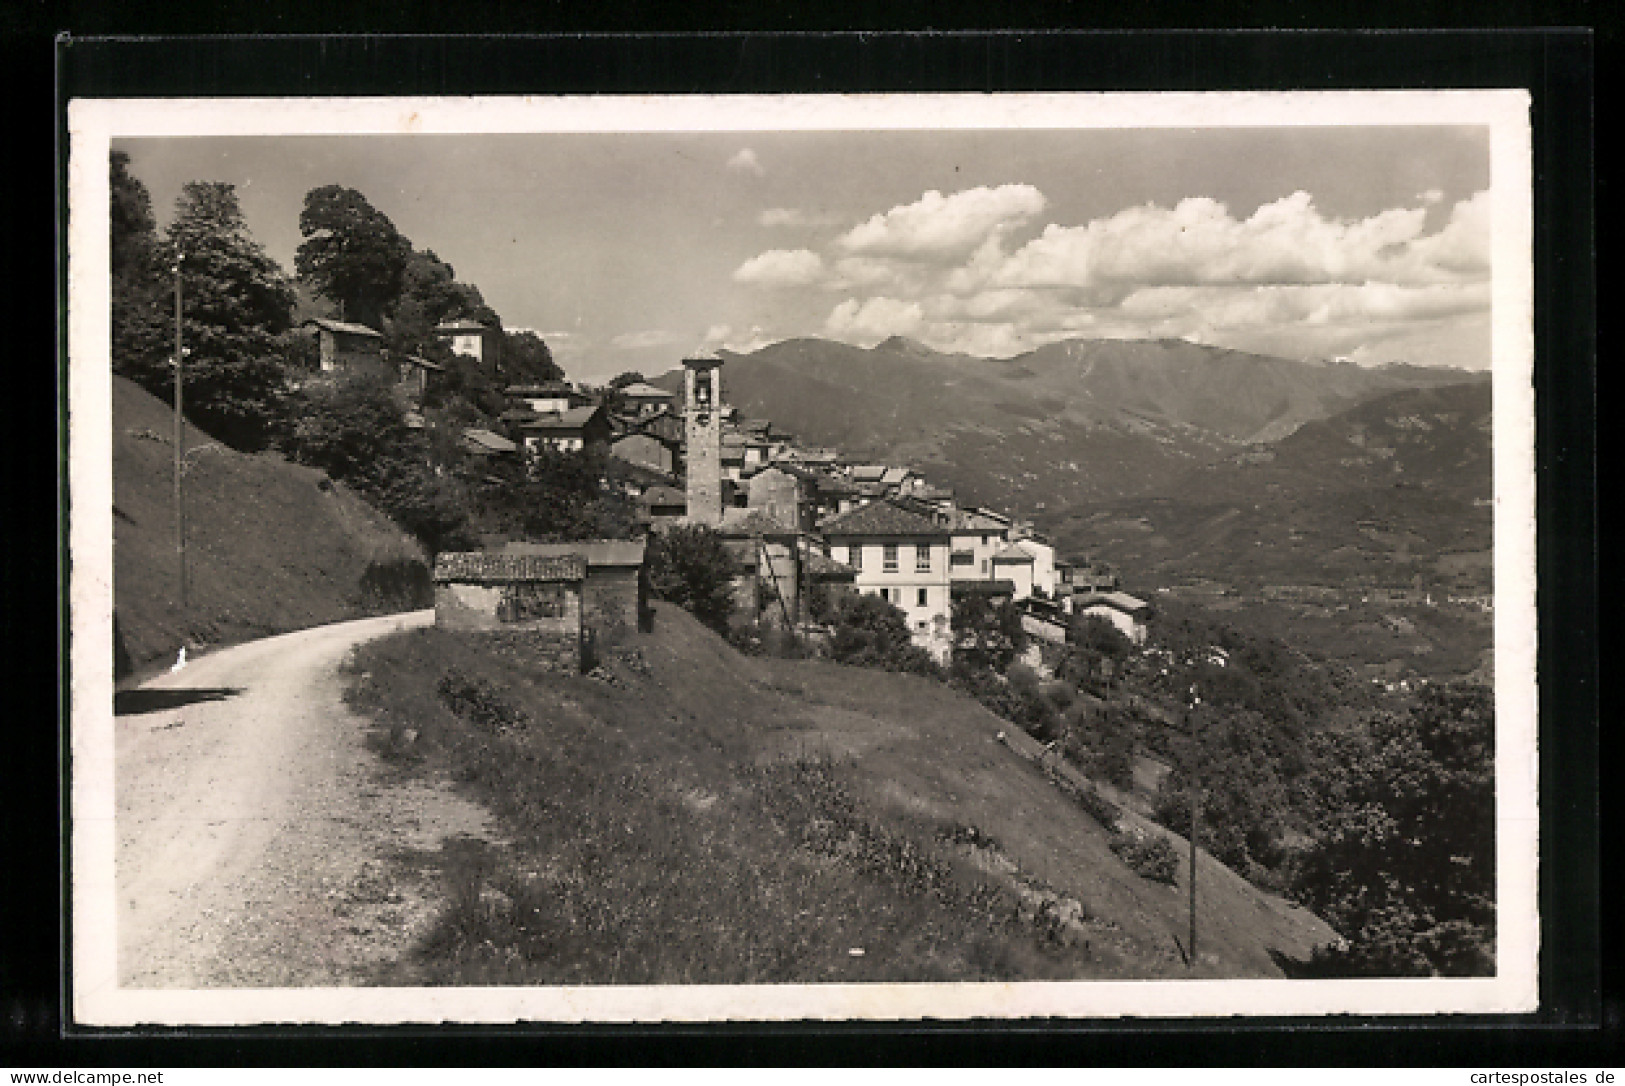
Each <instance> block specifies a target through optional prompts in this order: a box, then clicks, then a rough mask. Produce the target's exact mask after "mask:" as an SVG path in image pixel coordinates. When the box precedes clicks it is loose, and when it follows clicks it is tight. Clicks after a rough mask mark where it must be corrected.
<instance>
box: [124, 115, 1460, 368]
mask: <svg viewBox="0 0 1625 1086" xmlns="http://www.w3.org/2000/svg"><path fill="white" fill-rule="evenodd" d="M113 146H114V147H115V148H116V149H121V150H124V151H127V152H128V153H129V155H130V159H131V171H132V172H133V173H134V174H135V176H136V177H138V178H140V179H141V180H142V181H143V182H144V183H145V184H146V186H147V188H148V190H149V191H150V193H151V195H152V198H153V207H154V212H155V214H156V215H157V217H158V220H159V225H160V227H162V226H164V225H166V224H167V222H168V220H169V219H170V217H171V216H172V214H173V207H174V203H175V198H176V197H177V196H178V195H179V193H180V190H181V186H182V185H183V184H185V183H186V182H187V181H194V180H196V181H225V182H229V183H231V184H233V185H235V186H236V189H237V194H238V197H239V200H240V202H241V205H242V208H243V212H244V215H245V217H246V218H247V220H248V225H249V228H250V229H251V230H252V232H253V234H254V236H255V237H256V239H257V240H258V241H259V242H260V243H261V244H263V245H264V246H265V248H266V249H267V251H268V252H269V253H270V254H271V256H272V257H274V258H275V259H276V260H277V261H278V262H279V263H281V265H282V266H283V268H284V269H285V270H287V271H288V272H289V273H290V274H291V273H292V271H293V260H294V252H295V250H296V249H297V247H298V245H299V242H300V240H301V238H300V235H299V228H298V222H299V211H300V208H301V206H302V204H303V201H304V196H305V193H306V192H308V191H310V190H311V189H313V188H317V187H320V186H322V185H327V184H337V185H343V186H346V187H349V188H354V189H356V190H357V191H359V192H361V193H362V194H363V195H365V196H366V197H367V199H368V200H369V201H371V203H372V204H373V205H374V206H375V207H377V208H378V209H379V210H380V211H382V212H383V213H384V214H386V215H388V216H389V217H390V219H391V220H392V221H393V222H394V223H395V225H396V226H397V228H399V229H400V231H401V232H402V233H403V234H404V235H406V236H407V237H408V238H410V239H411V241H412V243H413V244H414V245H415V246H416V247H418V248H420V249H429V250H433V251H434V252H435V253H436V254H437V255H438V256H439V257H440V258H441V259H443V260H445V261H447V262H448V263H450V264H451V265H452V266H453V268H455V269H456V272H457V276H458V278H459V279H461V280H462V281H464V282H470V283H473V284H475V285H477V286H478V287H479V288H480V291H481V292H482V294H483V295H484V296H485V299H486V301H487V302H488V303H489V304H490V305H491V306H492V307H493V308H494V309H495V310H496V311H497V312H498V313H499V314H501V316H502V320H503V324H504V325H505V326H506V327H507V328H509V329H516V328H526V329H531V330H533V331H535V332H537V333H538V334H540V335H541V336H542V338H543V339H545V340H546V341H547V343H548V345H549V346H550V347H551V348H552V350H553V353H554V356H555V358H557V359H558V360H559V362H560V363H561V365H563V366H564V368H565V371H566V373H567V374H568V375H569V376H570V377H572V378H574V379H577V380H583V381H602V380H605V379H607V378H609V377H611V376H614V375H615V374H618V373H621V372H624V371H627V370H638V371H641V372H643V373H645V374H646V375H649V376H653V375H655V374H657V373H661V372H663V371H665V370H667V369H670V368H672V367H673V366H676V365H678V364H679V363H680V361H681V359H682V358H683V356H684V355H685V354H688V353H690V352H692V351H694V350H697V349H700V348H702V347H703V348H717V347H725V348H729V349H733V350H753V349H755V348H758V347H760V346H764V345H766V344H768V343H771V342H775V341H777V340H780V339H786V338H790V337H794V336H822V337H826V338H830V339H837V340H841V341H844V342H848V343H852V344H856V345H859V346H865V347H867V346H872V345H873V344H875V343H877V342H879V341H880V340H882V339H885V338H887V337H889V336H893V335H902V336H907V337H910V338H912V339H916V340H918V341H920V342H922V343H925V344H927V345H929V346H931V347H934V348H937V349H939V350H943V351H961V352H965V353H970V354H976V355H983V356H989V357H992V356H997V357H1008V356H1011V355H1014V354H1019V353H1022V352H1024V351H1027V350H1031V349H1033V348H1036V347H1039V346H1042V345H1043V344H1045V343H1049V342H1053V341H1056V340H1059V339H1067V338H1162V337H1171V338H1183V339H1189V340H1192V341H1195V342H1201V343H1208V344H1213V345H1217V346H1225V347H1232V348H1236V349H1240V350H1250V351H1257V352H1261V353H1266V354H1275V355H1281V356H1283V357H1288V358H1303V359H1332V358H1348V359H1352V360H1353V361H1356V362H1359V363H1361V364H1367V365H1371V364H1380V363H1386V362H1393V361H1404V362H1410V363H1413V364H1418V365H1451V366H1458V367H1464V368H1470V369H1484V368H1487V367H1488V366H1489V362H1490V319H1489V318H1490V293H1491V292H1490V258H1489V251H1490V215H1489V184H1490V177H1489V174H1490V166H1489V162H1490V159H1489V134H1488V129H1487V128H1485V127H1480V126H1465V125H1463V126H1439V125H1432V126H1395V127H1376V126H1363V127H1350V126H1340V127H1325V128H1304V127H1294V128H1286V129H1283V128H1203V129H1170V128H1158V129H1134V128H1129V129H1056V130H1034V129H1022V130H1011V129H997V130H957V131H931V132H925V131H886V132H875V131H778V132H773V131H762V132H751V131H745V132H657V133H549V134H526V135H489V134H485V135H430V134H414V135H343V136H241V137H238V136H233V137H215V136H210V137H186V138H163V139H117V140H115V141H114V144H113Z"/></svg>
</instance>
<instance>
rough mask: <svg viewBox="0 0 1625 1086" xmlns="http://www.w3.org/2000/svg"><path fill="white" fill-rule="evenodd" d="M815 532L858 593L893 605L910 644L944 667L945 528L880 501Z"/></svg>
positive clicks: (948, 634) (947, 610) (948, 640)
mask: <svg viewBox="0 0 1625 1086" xmlns="http://www.w3.org/2000/svg"><path fill="white" fill-rule="evenodd" d="M819 530H820V531H821V532H822V533H823V535H824V538H825V539H826V540H827V541H828V543H829V552H830V557H831V558H833V559H834V560H835V561H837V562H844V563H845V564H846V565H848V566H850V567H851V568H852V570H853V571H854V573H855V574H856V576H855V579H854V585H855V587H856V588H857V590H858V591H859V592H862V593H865V594H867V595H877V596H881V597H882V598H884V599H886V600H887V601H888V602H890V603H892V604H894V605H895V606H896V607H898V608H899V609H900V610H901V611H902V612H903V613H904V614H905V615H906V616H908V623H909V628H910V629H911V630H912V631H913V640H914V643H915V644H916V645H919V646H920V647H921V648H923V649H925V650H926V651H927V652H929V653H930V654H931V655H932V657H933V658H935V659H936V660H937V662H938V663H947V661H948V657H949V654H950V653H951V652H952V651H953V634H952V631H951V629H950V617H949V616H950V614H951V606H952V605H951V602H950V598H949V591H948V589H949V574H948V540H949V529H948V528H946V527H943V526H941V525H938V524H936V523H935V522H933V521H932V520H931V519H930V518H929V517H924V516H921V515H920V514H918V513H914V512H911V511H910V510H907V509H904V508H902V507H900V506H898V505H897V504H895V503H893V502H890V501H886V500H880V501H874V502H870V503H869V504H868V505H864V506H860V507H858V508H857V509H853V510H851V511H850V512H846V513H842V514H839V515H837V516H835V517H832V518H830V519H829V520H826V521H824V523H823V524H822V525H820V528H819Z"/></svg>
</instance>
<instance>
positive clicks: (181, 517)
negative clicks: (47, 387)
mask: <svg viewBox="0 0 1625 1086" xmlns="http://www.w3.org/2000/svg"><path fill="white" fill-rule="evenodd" d="M185 259H186V258H185V256H183V255H177V256H176V257H175V557H176V561H177V564H178V569H179V574H180V578H179V579H180V601H181V611H182V613H183V614H184V613H185V611H186V507H185V505H184V504H183V502H182V500H181V470H182V469H183V468H184V467H185V459H186V452H185V445H186V419H185V416H183V415H182V414H181V395H182V392H181V390H182V386H183V384H184V380H183V377H182V368H183V367H184V365H185V359H184V355H183V354H182V353H181V263H182V262H183V261H184V260H185Z"/></svg>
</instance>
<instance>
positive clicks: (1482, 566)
mask: <svg viewBox="0 0 1625 1086" xmlns="http://www.w3.org/2000/svg"><path fill="white" fill-rule="evenodd" d="M1490 428H1491V411H1490V388H1489V385H1488V384H1487V383H1484V382H1472V383H1464V384H1456V385H1448V386H1443V387H1439V388H1431V389H1410V390H1406V391H1402V392H1395V393H1390V394H1388V395H1385V396H1381V397H1378V398H1376V399H1373V400H1371V401H1369V402H1366V403H1363V404H1360V405H1358V406H1356V407H1354V408H1351V409H1349V410H1346V411H1343V412H1341V413H1339V414H1337V415H1335V416H1333V417H1331V418H1327V419H1321V420H1316V421H1314V422H1311V423H1308V424H1306V425H1305V426H1303V427H1302V428H1300V429H1299V430H1297V431H1296V432H1295V433H1293V434H1292V435H1291V436H1290V437H1287V438H1285V439H1284V440H1281V441H1278V442H1274V443H1272V444H1269V445H1264V446H1258V447H1255V448H1253V449H1250V450H1248V451H1246V452H1242V453H1236V454H1232V455H1230V456H1227V457H1225V458H1224V459H1222V460H1219V461H1216V462H1214V463H1212V464H1208V465H1204V466H1202V467H1200V468H1197V469H1195V470H1192V471H1190V472H1188V473H1186V474H1185V475H1183V476H1181V477H1180V478H1178V479H1176V480H1174V481H1172V482H1171V483H1169V484H1168V486H1167V487H1166V488H1165V489H1164V490H1163V491H1161V492H1160V493H1158V494H1157V495H1156V496H1155V497H1142V498H1136V499H1128V500H1124V501H1120V502H1113V503H1110V504H1107V505H1105V506H1103V507H1097V508H1094V509H1092V510H1086V511H1083V512H1080V513H1078V514H1074V515H1072V516H1070V517H1067V518H1064V519H1058V520H1056V521H1053V522H1052V523H1051V525H1050V526H1051V527H1053V528H1054V529H1055V531H1056V533H1057V536H1058V538H1059V540H1060V542H1061V543H1062V545H1063V546H1064V547H1066V548H1067V549H1075V550H1081V551H1089V552H1094V553H1098V554H1101V555H1103V556H1105V557H1107V558H1108V559H1109V560H1111V561H1114V562H1118V563H1121V564H1122V565H1123V567H1124V568H1127V569H1133V570H1135V571H1136V574H1135V575H1136V577H1137V578H1140V579H1142V580H1143V581H1145V582H1146V583H1152V584H1169V583H1174V582H1178V581H1180V580H1185V579H1222V580H1223V581H1225V583H1227V584H1229V585H1231V586H1233V587H1239V588H1242V589H1259V588H1262V587H1265V586H1267V585H1271V584H1276V585H1304V584H1318V585H1358V584H1362V583H1363V584H1381V585H1399V586H1410V585H1412V584H1413V583H1414V582H1417V581H1419V582H1420V583H1421V584H1422V585H1424V586H1437V587H1446V588H1452V589H1455V590H1459V591H1473V592H1488V591H1489V589H1490V582H1489V575H1490V569H1491V567H1490V557H1489V556H1490V547H1491V543H1492V528H1493V511H1492V509H1491V508H1490V504H1489V503H1490V498H1491V493H1492V490H1491V488H1492V481H1493V480H1492V472H1491V467H1492V460H1491V450H1490Z"/></svg>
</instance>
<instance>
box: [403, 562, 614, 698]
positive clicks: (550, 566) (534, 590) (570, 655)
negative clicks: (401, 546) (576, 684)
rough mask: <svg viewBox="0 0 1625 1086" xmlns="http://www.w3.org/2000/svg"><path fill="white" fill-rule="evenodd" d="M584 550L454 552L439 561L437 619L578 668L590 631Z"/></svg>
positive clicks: (553, 664)
mask: <svg viewBox="0 0 1625 1086" xmlns="http://www.w3.org/2000/svg"><path fill="white" fill-rule="evenodd" d="M586 579H587V560H586V559H585V558H583V557H581V556H580V555H578V554H564V555H532V554H493V553H490V552H487V551H473V552H466V551H465V552H450V553H446V554H442V555H440V556H439V557H438V558H437V559H436V560H435V564H434V620H435V625H436V626H440V627H443V628H445V629H450V630H464V631H469V632H473V633H479V634H483V635H487V636H490V637H493V638H496V639H498V640H501V641H502V642H504V643H505V644H510V645H512V646H514V647H516V648H519V649H521V650H522V651H524V652H526V653H527V655H532V656H534V658H535V659H536V660H537V662H539V663H541V664H542V665H543V666H546V667H550V668H553V669H554V670H557V671H564V672H579V671H581V670H582V668H583V664H584V663H585V658H584V653H585V650H586V643H587V629H586V626H585V624H584V622H583V607H582V586H583V584H585V582H586Z"/></svg>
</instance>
